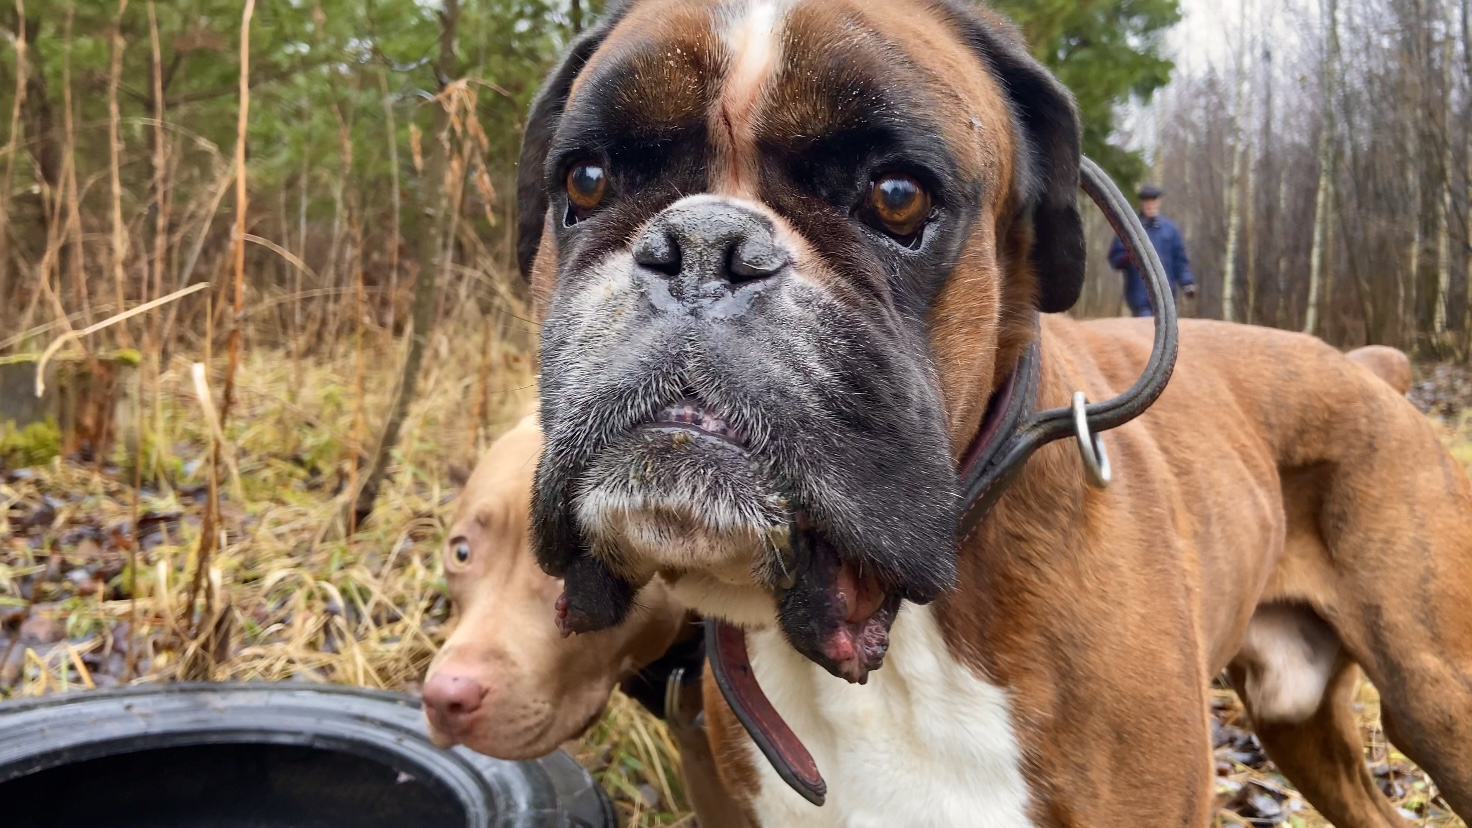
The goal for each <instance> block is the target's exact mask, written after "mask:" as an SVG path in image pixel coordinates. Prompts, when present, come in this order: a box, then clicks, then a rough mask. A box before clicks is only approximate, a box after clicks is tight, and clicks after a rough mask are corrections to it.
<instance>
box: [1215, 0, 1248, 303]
mask: <svg viewBox="0 0 1472 828" xmlns="http://www.w3.org/2000/svg"><path fill="white" fill-rule="evenodd" d="M1250 2H1251V0H1242V4H1241V12H1242V13H1241V17H1240V21H1241V26H1242V30H1241V33H1240V35H1239V42H1238V44H1237V94H1236V99H1235V100H1234V101H1233V103H1232V177H1231V179H1229V180H1228V182H1227V205H1226V206H1227V249H1226V250H1225V251H1224V252H1223V254H1222V319H1225V320H1226V321H1228V322H1231V321H1233V320H1234V319H1235V317H1236V308H1235V302H1236V295H1237V243H1238V234H1239V232H1240V230H1241V227H1242V205H1241V190H1242V161H1243V157H1244V156H1245V155H1246V150H1247V130H1246V129H1245V128H1244V127H1243V121H1244V120H1245V117H1244V116H1245V114H1246V107H1247V86H1248V84H1247V21H1248V20H1249V19H1250V14H1251V13H1250V11H1249V8H1250ZM1248 209H1249V210H1250V209H1251V205H1249V206H1248Z"/></svg>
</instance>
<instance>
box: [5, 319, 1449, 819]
mask: <svg viewBox="0 0 1472 828" xmlns="http://www.w3.org/2000/svg"><path fill="white" fill-rule="evenodd" d="M479 339H480V338H479V337H476V336H465V337H456V336H449V335H443V334H442V335H440V336H438V337H436V338H435V339H434V341H433V342H432V344H431V355H432V359H431V360H430V362H429V364H430V368H429V370H428V372H427V374H426V375H425V376H424V377H423V378H422V380H421V393H420V396H419V399H418V402H417V403H416V405H415V406H414V409H413V412H412V413H411V416H410V420H409V422H408V423H407V424H406V428H405V430H404V433H405V434H407V435H408V439H407V440H406V441H405V444H404V445H403V446H402V447H401V449H400V451H399V452H398V453H397V456H396V462H395V464H394V467H393V479H392V482H391V483H390V485H389V486H388V487H387V489H386V491H385V492H384V494H383V496H382V497H381V499H380V503H379V507H378V510H377V512H376V513H375V515H374V517H373V519H372V520H371V522H370V523H369V524H368V525H367V526H366V527H365V528H364V529H363V531H361V532H359V533H358V534H357V535H356V536H354V537H353V538H352V539H351V540H349V541H343V540H338V539H335V538H334V535H333V533H332V532H330V531H329V527H330V526H331V525H332V522H333V516H334V515H335V514H336V513H337V511H338V510H339V509H340V505H341V504H340V492H341V490H342V487H343V484H344V481H345V480H346V479H348V477H349V476H350V474H351V471H350V467H351V463H350V462H349V460H348V458H350V457H352V456H353V454H354V452H358V451H361V450H362V448H363V444H364V438H363V434H364V432H365V431H368V430H367V429H365V428H364V427H363V426H362V425H361V420H362V419H363V417H362V416H361V412H360V411H359V410H358V409H357V408H356V407H355V403H354V400H363V401H366V404H367V405H368V406H369V407H370V408H369V409H368V410H371V411H375V412H376V411H382V410H384V407H385V401H386V400H387V398H388V394H389V392H390V390H391V389H390V387H389V383H390V382H391V379H389V380H385V378H383V377H378V376H377V373H381V372H365V371H364V370H363V369H362V367H361V366H362V365H364V364H380V365H381V364H392V363H391V362H387V361H386V360H390V359H393V358H394V355H393V354H389V353H385V354H377V355H373V358H372V359H370V360H361V359H359V358H358V357H357V356H355V355H354V354H351V353H348V354H343V355H341V356H340V357H338V358H335V359H331V360H316V361H298V360H294V359H292V358H290V357H288V356H286V355H283V354H266V353H257V354H255V355H254V356H252V357H249V358H247V360H246V361H245V362H244V364H243V366H242V372H241V375H240V378H239V386H238V388H239V392H238V396H237V404H236V407H235V410H234V412H232V414H231V416H230V420H229V422H228V423H227V425H226V430H225V434H226V438H227V450H226V452H225V456H226V459H227V461H228V462H227V463H226V464H225V466H226V467H227V468H228V467H229V466H230V465H232V464H233V465H234V467H235V472H234V473H227V474H225V476H224V479H222V480H221V481H220V490H221V501H222V505H221V521H222V524H223V525H222V527H221V533H222V534H221V538H222V544H221V547H220V549H219V551H218V552H216V553H215V554H214V556H213V559H212V561H211V565H210V567H209V568H208V572H207V577H205V578H204V579H203V582H202V583H201V584H200V585H199V587H198V592H197V593H195V600H194V602H193V608H194V611H193V612H189V611H186V610H187V609H188V608H189V607H190V606H191V604H190V599H189V596H190V594H191V589H193V588H194V585H193V577H192V573H193V572H194V556H195V553H196V550H197V548H198V533H199V527H200V524H201V520H202V515H203V512H204V504H205V502H206V500H207V497H206V493H207V480H206V474H207V469H206V466H205V463H204V462H203V460H204V458H206V457H207V456H208V454H207V452H208V446H209V432H208V431H207V430H206V427H205V425H204V418H202V417H201V416H200V408H199V403H198V401H197V399H196V398H195V397H194V396H193V387H192V385H191V384H190V381H189V379H188V378H189V370H188V369H189V366H188V364H187V363H185V362H182V361H179V362H175V363H173V364H170V365H168V366H165V370H163V371H162V372H160V374H159V375H158V376H157V377H156V378H155V379H153V380H152V381H151V388H156V392H155V393H151V394H147V395H145V404H146V406H153V404H154V403H155V402H157V408H156V409H155V412H157V413H161V414H162V417H161V418H159V419H158V420H156V421H155V422H154V426H153V428H154V431H153V432H152V433H153V436H154V440H153V443H154V444H156V445H158V446H160V447H163V446H167V449H166V450H163V449H160V455H159V460H158V463H157V466H158V467H161V468H164V469H166V470H167V474H166V475H164V477H166V478H168V479H169V480H171V481H172V482H171V484H170V485H152V484H151V485H145V486H143V487H141V488H138V489H135V488H133V487H132V486H131V485H130V484H129V482H128V481H130V480H131V479H132V475H131V474H129V473H125V472H123V471H121V470H120V469H119V468H117V467H112V466H108V465H106V464H101V465H98V464H87V463H81V462H77V461H76V459H75V458H73V459H67V460H58V461H55V462H53V463H51V464H50V465H47V466H44V467H35V468H19V469H9V470H0V698H4V697H19V696H33V695H38V694H43V693H51V692H63V691H69V690H77V689H83V688H91V687H106V686H115V685H118V684H122V683H140V682H154V681H170V680H177V679H183V678H188V679H213V680H225V679H237V680H288V679H291V680H301V681H315V682H335V683H345V684H353V685H360V686H367V687H381V688H392V689H403V690H409V691H411V692H412V691H413V690H415V689H416V687H417V683H418V682H419V681H420V680H421V678H422V676H423V673H424V670H425V668H426V667H427V666H428V664H429V660H430V658H431V657H432V655H433V653H434V651H435V647H436V646H437V645H438V643H439V641H440V640H441V638H442V635H443V629H444V625H445V622H446V620H447V618H448V614H449V606H448V602H447V600H446V598H445V597H444V582H443V574H442V567H441V562H440V557H439V544H440V542H441V540H442V537H443V532H444V531H445V522H446V520H447V519H448V516H449V511H450V508H451V503H452V500H453V496H454V492H453V490H452V489H451V487H450V484H449V482H448V481H449V479H450V474H449V467H450V466H451V465H452V464H459V465H462V466H469V465H471V464H472V462H473V459H474V457H475V456H476V452H477V451H478V449H479V448H480V447H483V446H484V445H485V444H486V442H487V441H488V439H489V438H494V436H496V435H497V434H499V433H500V431H501V430H502V429H503V428H505V427H506V426H508V425H510V423H511V422H512V420H513V419H514V417H515V414H516V413H517V412H518V411H520V410H521V407H522V406H523V405H524V404H525V403H526V402H527V401H528V400H530V399H531V396H532V393H533V392H532V381H533V380H532V376H531V371H532V369H531V366H530V364H529V362H528V361H527V359H526V358H525V356H524V355H522V354H519V353H516V352H513V351H502V350H496V351H494V352H493V353H490V354H486V353H484V349H483V348H482V347H481V343H480V342H479V341H478V340H479ZM365 374H366V375H367V376H368V377H369V378H365ZM355 378H356V381H355ZM374 380H377V381H376V382H375V381H374ZM1412 399H1413V401H1414V402H1415V403H1416V404H1417V406H1418V407H1419V408H1421V410H1423V411H1427V412H1429V416H1432V417H1435V418H1436V419H1438V420H1439V421H1440V422H1441V423H1442V424H1443V425H1444V427H1445V429H1446V439H1447V441H1448V443H1449V445H1450V446H1451V448H1452V451H1453V452H1454V453H1455V454H1456V455H1457V457H1458V458H1459V460H1461V462H1462V463H1463V464H1464V465H1466V466H1467V467H1468V468H1469V469H1472V373H1469V372H1468V371H1467V370H1465V369H1458V368H1453V367H1450V366H1435V367H1423V368H1421V369H1418V372H1417V380H1416V385H1415V388H1414V390H1413V392H1412ZM160 424H161V425H160ZM135 525H136V529H135ZM1213 692H1214V696H1213V698H1214V703H1213V706H1214V711H1215V718H1216V723H1217V726H1216V734H1217V737H1216V742H1217V750H1216V758H1217V771H1218V792H1219V794H1220V797H1221V803H1222V810H1221V813H1220V816H1219V820H1218V824H1220V825H1278V824H1286V825H1294V826H1321V825H1327V823H1326V822H1325V821H1324V820H1322V819H1321V818H1319V817H1317V816H1316V815H1315V814H1314V813H1313V812H1312V809H1310V808H1309V807H1308V806H1307V805H1306V804H1305V803H1304V802H1303V800H1302V799H1301V798H1300V797H1299V796H1298V795H1297V794H1296V793H1295V792H1294V791H1293V789H1292V786H1291V785H1289V784H1288V783H1287V782H1286V780H1284V779H1283V778H1282V777H1281V776H1280V775H1279V774H1278V773H1277V771H1276V769H1275V768H1274V767H1273V765H1272V763H1271V762H1269V761H1267V760H1266V758H1265V757H1264V756H1263V754H1262V751H1261V748H1260V746H1259V745H1258V744H1257V742H1256V740H1255V739H1254V738H1253V737H1252V736H1251V734H1250V733H1249V732H1247V731H1246V730H1245V729H1243V721H1242V719H1243V714H1242V710H1241V707H1240V705H1239V704H1238V703H1237V701H1236V699H1235V697H1234V696H1233V695H1232V694H1231V693H1230V692H1229V691H1227V690H1223V689H1216V690H1214V691H1213ZM1359 711H1360V714H1361V723H1362V726H1363V729H1364V732H1365V737H1366V745H1367V747H1366V759H1367V761H1368V762H1369V764H1370V767H1371V769H1372V771H1373V773H1374V775H1375V779H1376V781H1377V782H1378V783H1379V784H1380V786H1381V788H1382V789H1383V790H1385V792H1386V793H1387V794H1388V795H1389V796H1390V797H1391V798H1392V799H1393V800H1394V801H1395V802H1396V803H1397V805H1398V806H1399V807H1400V808H1401V809H1402V810H1403V811H1404V812H1405V814H1406V815H1407V816H1408V817H1409V818H1411V819H1412V820H1413V821H1414V822H1415V824H1418V825H1430V826H1451V825H1461V824H1462V823H1461V822H1460V821H1458V820H1456V819H1455V817H1451V816H1450V815H1449V813H1448V811H1447V810H1446V809H1445V806H1444V804H1443V803H1441V802H1440V801H1439V800H1438V799H1437V797H1436V795H1435V789H1434V787H1433V786H1432V784H1431V783H1430V781H1429V780H1428V779H1426V778H1425V777H1424V776H1423V775H1422V774H1421V773H1420V772H1419V771H1418V770H1417V769H1416V768H1415V767H1414V766H1413V765H1412V764H1411V763H1410V762H1408V761H1407V760H1406V759H1405V757H1404V756H1402V755H1401V754H1399V753H1398V752H1396V751H1395V750H1394V749H1393V748H1391V747H1390V746H1389V745H1387V743H1386V741H1385V738H1384V735H1383V732H1382V731H1381V729H1380V725H1379V704H1378V701H1377V697H1376V695H1375V691H1374V688H1373V687H1371V686H1370V685H1368V683H1366V684H1364V685H1363V686H1362V688H1361V692H1360V694H1359ZM574 753H575V755H577V756H578V758H579V759H580V760H581V761H583V762H584V763H585V765H586V766H588V767H589V768H590V769H591V770H592V771H593V772H594V773H595V775H597V777H598V778H599V780H600V781H601V782H602V783H603V784H604V786H605V787H606V788H607V790H608V791H609V792H610V793H611V794H612V795H613V796H614V798H615V800H616V801H617V803H618V806H619V808H620V810H621V812H622V817H623V824H626V825H629V826H634V828H642V826H657V825H675V824H682V823H683V824H689V821H690V818H689V816H688V812H687V808H686V805H685V797H684V793H683V790H682V786H681V784H680V779H679V774H678V772H677V771H676V770H675V767H676V751H675V748H674V745H673V743H672V742H671V740H670V739H669V738H668V736H667V735H666V734H665V732H664V730H663V727H662V726H661V725H660V724H659V723H658V722H656V721H654V720H653V719H652V718H651V717H649V716H647V715H646V714H645V713H644V712H643V710H642V709H641V708H639V706H638V705H636V704H634V703H632V702H629V701H628V700H626V699H624V698H622V697H619V696H616V697H615V699H614V701H613V703H612V704H611V706H610V708H609V711H608V713H607V714H606V715H605V717H604V718H603V720H602V721H601V722H600V723H599V724H598V725H597V726H596V727H594V728H593V730H592V731H591V732H590V733H589V734H588V735H587V736H586V737H585V738H584V739H583V740H582V742H581V743H580V744H579V745H578V746H576V747H575V748H574ZM1137 784H1139V785H1140V786H1141V790H1142V793H1141V795H1140V798H1141V804H1142V807H1148V806H1149V801H1150V794H1149V785H1150V782H1149V780H1137Z"/></svg>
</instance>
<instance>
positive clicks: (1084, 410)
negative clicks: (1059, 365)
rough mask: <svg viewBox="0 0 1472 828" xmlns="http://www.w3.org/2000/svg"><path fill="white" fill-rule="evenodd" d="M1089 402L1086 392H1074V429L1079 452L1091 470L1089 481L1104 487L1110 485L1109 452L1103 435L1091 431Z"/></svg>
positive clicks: (1096, 485) (1087, 467)
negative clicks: (1105, 447)
mask: <svg viewBox="0 0 1472 828" xmlns="http://www.w3.org/2000/svg"><path fill="white" fill-rule="evenodd" d="M1088 404H1089V398H1088V397H1086V396H1084V392H1082V391H1075V392H1073V431H1074V436H1075V437H1077V438H1078V454H1079V456H1080V457H1082V458H1083V461H1084V468H1085V469H1088V471H1089V483H1091V484H1093V486H1094V487H1095V488H1098V489H1102V488H1104V487H1105V486H1108V485H1109V453H1108V452H1107V451H1105V450H1104V439H1103V437H1102V436H1100V435H1098V434H1094V433H1092V432H1090V431H1089V417H1088Z"/></svg>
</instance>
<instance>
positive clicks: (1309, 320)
mask: <svg viewBox="0 0 1472 828" xmlns="http://www.w3.org/2000/svg"><path fill="white" fill-rule="evenodd" d="M1324 20H1325V26H1326V27H1327V29H1328V43H1327V44H1326V46H1325V49H1324V66H1323V79H1322V83H1323V90H1324V116H1323V124H1322V125H1321V127H1320V131H1319V153H1318V155H1319V186H1318V195H1317V196H1316V197H1315V199H1314V233H1313V248H1312V249H1311V250H1310V252H1309V259H1308V307H1307V309H1306V310H1305V312H1304V322H1303V332H1304V333H1309V334H1312V333H1316V332H1317V329H1318V326H1319V301H1320V293H1321V292H1322V288H1321V285H1322V283H1323V281H1324V278H1323V265H1324V247H1325V237H1326V235H1327V231H1328V228H1329V212H1330V208H1331V205H1332V204H1333V189H1334V89H1335V87H1336V82H1337V78H1336V73H1337V72H1338V66H1337V62H1338V57H1339V2H1338V0H1324Z"/></svg>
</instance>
